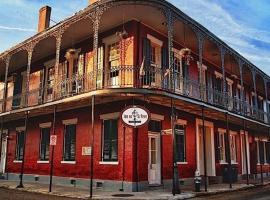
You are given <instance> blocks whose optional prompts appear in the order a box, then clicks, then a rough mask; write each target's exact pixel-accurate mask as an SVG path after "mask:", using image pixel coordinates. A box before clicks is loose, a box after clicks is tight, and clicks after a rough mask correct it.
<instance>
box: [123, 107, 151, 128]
mask: <svg viewBox="0 0 270 200" xmlns="http://www.w3.org/2000/svg"><path fill="white" fill-rule="evenodd" d="M121 119H122V121H123V123H124V124H125V125H127V126H129V127H131V128H138V127H142V126H144V125H146V124H147V122H148V121H149V119H150V113H149V111H148V110H147V109H146V108H144V107H142V106H135V105H134V106H129V107H126V108H124V110H123V111H122V112H121Z"/></svg>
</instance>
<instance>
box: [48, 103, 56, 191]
mask: <svg viewBox="0 0 270 200" xmlns="http://www.w3.org/2000/svg"><path fill="white" fill-rule="evenodd" d="M56 110H57V106H54V108H53V126H52V128H53V130H52V134H53V135H55V122H56ZM54 146H55V145H51V147H52V148H51V150H52V152H51V162H50V185H49V192H51V191H52V179H53V164H54Z"/></svg>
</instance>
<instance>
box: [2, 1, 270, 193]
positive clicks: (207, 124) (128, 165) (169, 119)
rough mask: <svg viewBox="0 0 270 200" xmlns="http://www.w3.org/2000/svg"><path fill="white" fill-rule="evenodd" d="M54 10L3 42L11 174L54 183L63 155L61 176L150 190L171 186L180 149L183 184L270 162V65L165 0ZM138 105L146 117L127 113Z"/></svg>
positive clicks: (253, 171)
mask: <svg viewBox="0 0 270 200" xmlns="http://www.w3.org/2000/svg"><path fill="white" fill-rule="evenodd" d="M50 12H51V10H50V8H49V7H44V8H42V9H41V10H40V16H39V17H40V19H39V32H38V33H37V34H36V35H35V36H33V37H31V38H29V39H27V40H26V41H24V42H22V43H20V44H18V45H17V46H14V47H12V48H11V49H9V50H7V51H5V52H3V53H2V54H0V75H1V76H0V78H1V83H0V89H1V92H0V109H1V110H0V111H1V113H0V119H1V133H2V134H1V144H2V145H1V165H0V169H1V173H2V174H3V175H5V177H6V178H8V179H10V180H19V175H20V174H21V173H22V172H23V180H27V181H38V182H44V183H48V181H49V176H50V172H51V163H52V162H53V182H54V183H55V184H76V185H82V186H88V185H89V180H90V177H91V176H92V177H93V180H94V186H95V187H101V188H104V189H115V190H118V189H121V188H124V190H128V191H138V190H139V191H142V190H146V189H147V188H148V187H149V186H151V185H154V186H157V185H162V186H166V187H171V180H172V177H173V163H174V161H175V163H176V164H177V171H178V176H179V180H180V181H181V183H182V184H192V183H193V178H194V174H195V172H196V170H197V171H198V172H199V173H200V175H201V176H203V177H204V178H207V179H208V182H209V183H216V182H221V181H225V182H227V181H228V180H226V179H227V178H228V174H227V173H228V169H229V171H230V173H231V179H230V181H235V180H236V178H238V180H240V179H243V178H246V177H249V178H252V177H254V176H257V175H258V174H262V175H266V174H268V172H270V141H269V133H270V132H269V128H270V124H269V123H270V113H269V105H270V104H269V97H268V94H270V87H269V86H270V77H269V76H268V75H266V74H265V73H264V72H262V71H261V70H259V69H258V68H257V67H256V66H254V65H253V64H252V63H250V62H249V61H248V60H246V59H245V58H243V57H242V56H241V55H239V54H238V53H237V52H236V51H234V50H233V49H231V48H230V47H229V46H228V45H226V44H225V43H224V42H222V41H221V40H220V39H219V38H218V37H216V36H215V35H213V34H212V33H211V32H209V31H208V30H207V29H205V28H204V27H203V26H201V25H200V24H198V23H197V22H196V21H194V20H193V19H191V18H190V17H188V16H187V15H185V14H184V13H182V12H181V11H180V10H179V9H177V8H176V7H174V6H173V5H171V4H170V3H168V2H167V1H162V0H149V1H143V0H141V1H140V0H138V1H132V0H117V1H116V0H100V1H90V4H89V6H88V7H87V8H85V9H83V10H81V11H79V12H77V13H76V14H75V15H73V16H72V17H70V18H68V19H65V20H64V21H62V22H60V23H58V24H56V25H54V26H52V27H49V20H50ZM131 105H140V106H143V107H145V108H146V109H148V110H149V112H150V121H149V122H148V124H147V125H146V126H143V127H140V128H136V129H133V128H130V127H126V126H125V125H124V124H123V122H122V121H121V116H120V114H121V111H122V110H123V109H124V108H125V107H127V106H131ZM51 135H56V136H57V139H56V145H55V146H54V157H53V159H52V146H51V145H50V136H51ZM173 144H174V145H175V151H173V146H174V145H173ZM87 147H91V154H92V155H91V156H90V155H87V153H86V152H85V151H86V149H88V150H89V148H87ZM173 152H174V153H175V154H173ZM173 155H175V156H173ZM173 158H174V159H173ZM247 175H248V176H247Z"/></svg>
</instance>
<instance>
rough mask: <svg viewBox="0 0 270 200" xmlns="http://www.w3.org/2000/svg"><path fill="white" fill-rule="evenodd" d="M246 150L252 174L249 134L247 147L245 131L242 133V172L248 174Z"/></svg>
mask: <svg viewBox="0 0 270 200" xmlns="http://www.w3.org/2000/svg"><path fill="white" fill-rule="evenodd" d="M246 151H247V161H248V162H247V163H248V173H249V174H250V162H249V143H248V135H247V134H246V147H245V135H244V133H241V160H242V174H247V164H246Z"/></svg>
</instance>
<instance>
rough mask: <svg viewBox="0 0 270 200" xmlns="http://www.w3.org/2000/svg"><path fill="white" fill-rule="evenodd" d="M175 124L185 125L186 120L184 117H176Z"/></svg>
mask: <svg viewBox="0 0 270 200" xmlns="http://www.w3.org/2000/svg"><path fill="white" fill-rule="evenodd" d="M176 124H178V125H185V126H186V125H187V120H184V119H177V120H176Z"/></svg>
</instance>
